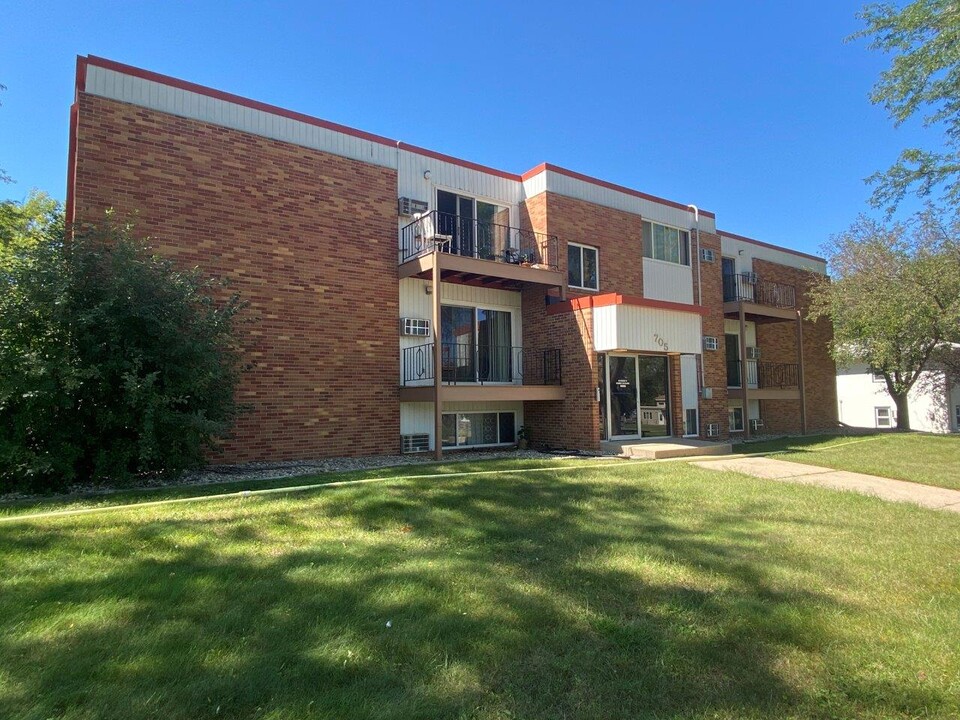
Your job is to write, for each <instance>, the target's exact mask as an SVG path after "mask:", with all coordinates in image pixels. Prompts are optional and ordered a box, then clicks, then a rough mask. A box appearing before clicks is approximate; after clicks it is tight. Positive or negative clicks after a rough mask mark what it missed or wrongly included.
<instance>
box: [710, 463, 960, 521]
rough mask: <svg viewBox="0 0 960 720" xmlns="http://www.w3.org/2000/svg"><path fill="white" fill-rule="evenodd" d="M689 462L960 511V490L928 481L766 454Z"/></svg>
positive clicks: (711, 467)
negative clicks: (932, 484) (849, 470)
mask: <svg viewBox="0 0 960 720" xmlns="http://www.w3.org/2000/svg"><path fill="white" fill-rule="evenodd" d="M691 465H696V466H698V467H702V468H706V469H707V470H729V471H731V472H738V473H743V474H744V475H753V476H754V477H758V478H766V479H769V480H779V481H781V482H795V483H803V484H805V485H819V486H820V487H827V488H833V489H834V490H851V491H853V492H858V493H862V494H863V495H874V496H876V497H878V498H882V499H883V500H892V501H894V502H909V503H914V504H915V505H922V506H923V507H927V508H933V509H935V510H949V511H950V512H955V513H960V490H947V489H945V488H938V487H933V486H931V485H921V484H919V483H912V482H904V481H903V480H891V479H889V478H882V477H877V476H876V475H864V474H862V473H855V472H847V471H846V470H831V469H830V468H823V467H818V466H816V465H804V464H802V463H795V462H788V461H786V460H775V459H773V458H767V457H740V458H729V459H725V460H701V461H700V462H694V463H691Z"/></svg>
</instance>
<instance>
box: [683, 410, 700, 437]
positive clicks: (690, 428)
mask: <svg viewBox="0 0 960 720" xmlns="http://www.w3.org/2000/svg"><path fill="white" fill-rule="evenodd" d="M699 424H700V422H699V417H698V413H697V410H696V408H694V409H691V410H686V411H684V413H683V435H684V437H690V436H692V435H699V434H700V428H699Z"/></svg>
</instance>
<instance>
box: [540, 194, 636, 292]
mask: <svg viewBox="0 0 960 720" xmlns="http://www.w3.org/2000/svg"><path fill="white" fill-rule="evenodd" d="M525 206H526V208H527V210H526V211H522V212H521V220H522V221H524V222H529V223H530V227H532V228H533V229H534V230H538V231H540V232H549V233H551V234H553V235H558V236H559V237H560V247H559V251H560V257H559V265H560V269H561V270H562V271H563V272H564V274H566V272H567V243H568V242H574V243H580V244H583V245H591V246H593V247H595V248H598V250H599V252H598V256H599V265H600V292H601V293H607V292H618V293H623V294H625V295H643V261H642V257H643V228H642V225H641V222H642V220H641V218H640V216H639V215H634V214H633V213H628V212H624V211H622V210H616V209H614V208H608V207H604V206H602V205H596V204H595V203H590V202H586V201H584V200H576V199H574V198H568V197H564V196H563V195H557V194H556V193H551V192H544V193H540V194H539V195H537V196H535V197H533V198H531V199H529V200H527V201H526V203H525ZM538 223H542V225H541V224H538ZM583 294H587V293H583V292H582V291H578V290H572V291H571V295H583Z"/></svg>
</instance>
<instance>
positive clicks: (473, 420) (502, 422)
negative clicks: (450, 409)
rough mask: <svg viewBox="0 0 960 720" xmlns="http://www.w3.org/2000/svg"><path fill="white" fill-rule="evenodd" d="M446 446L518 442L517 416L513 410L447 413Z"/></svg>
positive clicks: (484, 445)
mask: <svg viewBox="0 0 960 720" xmlns="http://www.w3.org/2000/svg"><path fill="white" fill-rule="evenodd" d="M442 422H443V425H442V427H441V433H442V436H443V447H446V448H458V447H489V446H492V445H511V444H513V443H515V442H516V441H517V431H516V427H517V415H516V413H513V412H471V413H444V414H443V421H442Z"/></svg>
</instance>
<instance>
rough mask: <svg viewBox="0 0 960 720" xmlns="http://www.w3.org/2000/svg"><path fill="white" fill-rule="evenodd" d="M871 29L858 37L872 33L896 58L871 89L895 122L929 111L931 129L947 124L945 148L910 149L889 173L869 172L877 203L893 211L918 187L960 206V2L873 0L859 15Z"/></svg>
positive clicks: (880, 47) (873, 46)
mask: <svg viewBox="0 0 960 720" xmlns="http://www.w3.org/2000/svg"><path fill="white" fill-rule="evenodd" d="M858 17H860V19H862V20H863V21H864V22H865V23H866V27H865V28H864V29H863V30H861V31H860V32H858V33H856V34H855V35H854V36H853V37H854V38H858V37H868V38H871V43H870V48H871V49H873V50H880V51H882V52H885V53H893V54H894V57H893V59H892V61H891V64H890V67H889V69H888V70H885V71H884V72H883V73H881V75H880V80H879V81H878V82H877V84H876V85H875V86H874V88H873V91H872V93H871V95H870V99H871V101H872V102H873V103H875V104H879V105H883V106H884V107H885V108H886V109H887V111H888V112H889V113H890V117H891V118H892V119H893V121H894V124H895V125H897V126H900V125H902V124H903V123H904V122H906V121H907V120H908V119H910V118H911V117H913V116H914V115H916V114H917V113H920V112H923V113H925V115H924V117H923V124H924V126H925V127H931V126H935V125H942V126H945V134H946V138H945V143H944V145H945V150H944V151H942V152H936V151H932V150H924V149H921V148H908V149H906V150H904V151H903V152H901V154H900V157H899V158H898V159H897V161H896V162H895V163H894V164H893V165H892V166H891V167H890V169H888V170H887V171H885V172H878V173H875V174H874V175H872V176H870V177H869V178H868V179H867V181H868V182H869V183H872V184H874V185H875V188H874V191H873V196H872V198H871V203H872V204H873V205H874V206H875V207H883V208H886V210H887V211H888V213H893V211H894V210H895V209H896V207H897V205H898V204H899V203H900V201H901V200H903V198H904V196H905V195H906V194H907V193H908V192H909V191H910V190H911V189H915V190H916V192H917V194H918V195H919V196H921V197H925V196H929V195H930V194H931V193H932V192H933V190H934V189H936V188H938V187H941V186H942V187H943V193H944V198H943V199H944V201H945V202H946V203H947V204H949V205H950V206H952V207H958V206H960V5H958V3H957V2H956V1H955V0H915V1H914V2H911V3H909V4H907V5H906V6H904V7H902V8H898V7H896V6H894V5H892V4H890V3H879V4H871V5H867V6H866V7H865V8H864V9H863V10H862V11H861V12H860V13H859V15H858Z"/></svg>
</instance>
